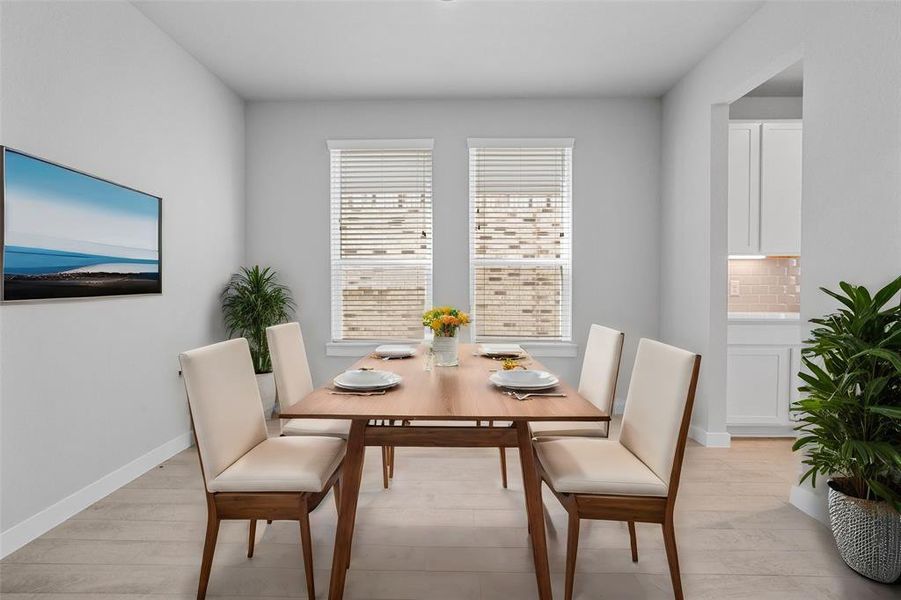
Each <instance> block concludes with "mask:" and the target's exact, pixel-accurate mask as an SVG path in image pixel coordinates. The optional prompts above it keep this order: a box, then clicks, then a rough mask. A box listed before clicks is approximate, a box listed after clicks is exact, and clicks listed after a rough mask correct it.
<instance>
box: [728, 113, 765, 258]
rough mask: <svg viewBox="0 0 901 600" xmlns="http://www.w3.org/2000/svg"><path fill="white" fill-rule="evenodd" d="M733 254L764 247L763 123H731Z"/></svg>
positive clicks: (730, 219) (731, 222)
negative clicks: (761, 181) (761, 158)
mask: <svg viewBox="0 0 901 600" xmlns="http://www.w3.org/2000/svg"><path fill="white" fill-rule="evenodd" d="M728 210H729V254H757V253H758V252H759V251H760V123H732V124H731V125H730V126H729V209H728Z"/></svg>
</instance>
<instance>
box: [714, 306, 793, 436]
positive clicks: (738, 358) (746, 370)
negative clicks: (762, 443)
mask: <svg viewBox="0 0 901 600" xmlns="http://www.w3.org/2000/svg"><path fill="white" fill-rule="evenodd" d="M799 334H800V328H799V325H798V322H797V321H794V322H793V323H784V324H783V323H779V324H776V323H766V322H758V323H748V322H742V323H740V324H736V323H735V322H730V324H729V328H728V345H727V348H726V425H727V429H728V430H729V433H731V434H732V435H735V436H794V435H795V433H794V426H795V421H794V419H793V418H792V415H791V411H790V408H791V404H792V403H793V402H795V401H796V400H797V399H798V393H797V387H798V385H799V380H798V377H797V371H798V370H799V367H800V350H801V347H800V344H799Z"/></svg>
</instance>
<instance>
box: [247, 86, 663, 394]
mask: <svg viewBox="0 0 901 600" xmlns="http://www.w3.org/2000/svg"><path fill="white" fill-rule="evenodd" d="M659 110H660V104H659V101H657V100H650V99H617V100H573V101H568V100H556V101H518V100H492V101H447V102H443V101H408V102H383V101H379V102H328V103H319V102H296V103H266V102H262V103H250V104H249V105H248V109H247V144H248V145H247V166H248V171H247V198H248V200H247V202H248V204H247V207H248V208H247V243H248V246H247V247H248V261H249V262H259V263H262V264H270V265H272V266H274V267H275V268H276V269H278V271H279V272H280V273H281V274H282V276H283V278H284V280H285V281H286V282H287V284H288V285H290V287H291V288H292V289H293V290H294V292H295V294H296V296H297V299H298V300H299V304H300V322H301V325H302V327H303V330H304V336H305V339H306V341H307V344H308V345H307V348H308V350H307V351H308V353H309V355H310V362H311V367H312V369H313V376H314V379H315V380H316V382H317V383H322V382H324V381H325V380H326V379H327V378H328V377H329V376H331V375H333V374H334V373H336V372H338V371H340V370H341V369H343V368H345V367H346V366H347V365H349V364H350V363H351V362H353V359H351V358H338V357H327V356H326V355H325V345H326V343H327V342H328V341H329V340H330V336H331V332H330V323H329V318H330V313H329V301H330V291H329V239H328V235H329V170H328V169H329V155H328V150H327V149H326V140H328V139H330V138H434V140H435V148H434V154H433V193H434V223H435V227H434V229H435V246H434V276H433V280H434V293H433V298H434V302H435V303H437V304H455V305H458V306H462V307H468V306H469V265H468V263H467V260H468V254H469V241H468V240H469V238H468V162H467V161H468V154H467V145H466V138H467V137H574V138H575V147H574V150H573V179H574V181H573V187H574V191H573V205H574V209H573V210H574V223H575V224H574V231H573V242H574V252H573V294H574V299H573V307H574V322H573V333H574V338H575V341H576V342H578V344H579V347H580V349H579V351H580V356H579V357H578V358H569V359H562V358H556V359H552V358H547V359H543V360H544V362H546V364H548V365H549V366H551V367H553V368H555V369H557V370H559V371H560V372H561V373H563V374H564V375H565V376H566V377H568V378H569V379H570V380H572V381H575V380H576V377H577V375H578V372H579V367H580V364H581V363H580V360H581V350H582V347H583V346H584V342H585V339H586V336H587V331H588V327H589V325H590V323H592V322H597V323H603V324H605V325H609V326H611V327H615V328H619V329H622V330H624V331H625V332H626V342H627V348H626V352H625V355H624V358H623V367H624V368H623V372H622V375H621V378H620V385H621V388H620V389H621V390H622V389H625V387H626V384H627V383H628V376H629V373H630V369H631V365H632V360H633V358H634V348H635V345H636V344H637V341H638V339H639V337H641V336H655V335H656V334H657V304H658V301H659V299H658V294H657V289H658V288H657V285H658V268H657V264H658V253H659V247H658V241H657V240H658V235H657V234H658V211H659V200H658V175H659V171H658V165H659V153H660V112H659Z"/></svg>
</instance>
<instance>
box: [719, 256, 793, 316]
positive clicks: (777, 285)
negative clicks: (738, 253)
mask: <svg viewBox="0 0 901 600" xmlns="http://www.w3.org/2000/svg"><path fill="white" fill-rule="evenodd" d="M728 285H729V289H728V290H727V291H728V294H729V312H800V311H801V259H800V258H798V257H767V258H765V259H757V260H752V259H735V258H733V259H729V279H728ZM735 291H737V292H738V295H733V292H735Z"/></svg>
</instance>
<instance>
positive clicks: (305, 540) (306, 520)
mask: <svg viewBox="0 0 901 600" xmlns="http://www.w3.org/2000/svg"><path fill="white" fill-rule="evenodd" d="M300 545H301V547H302V548H303V570H304V572H305V573H306V575H307V597H308V598H310V599H311V600H312V599H313V598H315V597H316V586H315V585H314V584H313V540H312V536H311V535H310V513H309V512H307V508H306V506H304V508H303V514H302V515H301V516H300Z"/></svg>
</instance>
